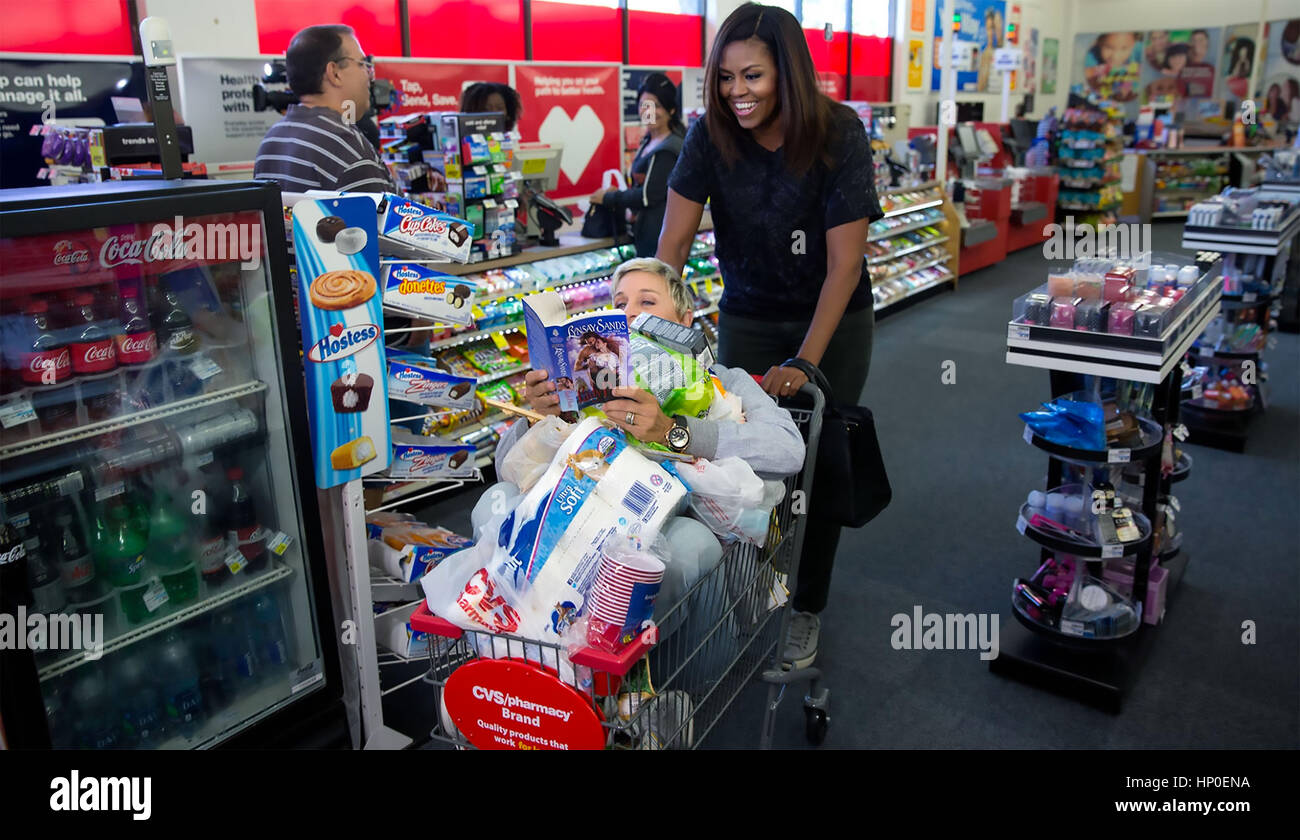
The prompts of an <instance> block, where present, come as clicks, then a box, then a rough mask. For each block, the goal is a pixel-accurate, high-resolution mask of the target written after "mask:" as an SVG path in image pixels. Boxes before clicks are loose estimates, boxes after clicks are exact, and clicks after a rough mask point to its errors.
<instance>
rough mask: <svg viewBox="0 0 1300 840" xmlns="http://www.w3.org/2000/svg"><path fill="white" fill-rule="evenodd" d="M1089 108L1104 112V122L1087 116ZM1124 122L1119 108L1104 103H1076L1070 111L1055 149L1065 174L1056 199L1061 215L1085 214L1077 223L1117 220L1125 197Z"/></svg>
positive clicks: (1058, 163)
mask: <svg viewBox="0 0 1300 840" xmlns="http://www.w3.org/2000/svg"><path fill="white" fill-rule="evenodd" d="M1085 111H1087V112H1090V113H1092V114H1094V115H1096V114H1100V115H1102V117H1103V119H1102V122H1101V123H1100V124H1096V123H1095V122H1090V121H1088V120H1085V119H1083V118H1082V114H1083V113H1084V112H1085ZM1072 116H1073V117H1075V118H1073V119H1072ZM1121 124H1122V120H1121V119H1120V118H1119V115H1118V114H1117V113H1116V111H1114V110H1113V109H1108V108H1106V107H1104V106H1103V107H1097V106H1090V107H1089V108H1086V109H1084V108H1081V107H1073V108H1071V109H1070V110H1069V111H1067V112H1066V117H1065V119H1064V120H1063V121H1062V123H1061V127H1060V130H1059V131H1058V133H1057V135H1056V149H1055V151H1054V159H1055V161H1056V169H1057V172H1058V174H1059V175H1060V177H1061V183H1060V189H1059V191H1058V192H1057V199H1056V207H1057V210H1058V211H1060V212H1058V215H1066V214H1069V215H1075V216H1076V217H1077V216H1078V214H1084V215H1083V217H1082V218H1076V223H1077V224H1082V223H1089V224H1097V223H1098V222H1101V223H1107V222H1112V221H1113V220H1114V215H1113V214H1114V211H1115V210H1116V209H1118V208H1119V206H1120V201H1121V196H1120V192H1119V182H1120V171H1119V161H1120V159H1121V158H1122V157H1123V144H1124V137H1123V134H1122V132H1121ZM1089 196H1095V199H1093V198H1089Z"/></svg>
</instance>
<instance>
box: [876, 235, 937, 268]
mask: <svg viewBox="0 0 1300 840" xmlns="http://www.w3.org/2000/svg"><path fill="white" fill-rule="evenodd" d="M947 241H948V237H946V236H935V237H931V238H929V239H926V240H925V241H924V242H918V243H916V244H915V245H911V246H909V247H907V248H903V249H902V250H900V251H891V252H890V253H888V254H885V255H882V256H879V257H871V258H870V259H868V260H867V264H868V265H880V264H882V263H887V262H890V261H892V260H896V259H898V258H899V257H905V256H907V255H908V254H911V253H915V252H916V251H923V250H925V249H926V248H929V247H930V246H932V245H941V244H943V243H944V242H947Z"/></svg>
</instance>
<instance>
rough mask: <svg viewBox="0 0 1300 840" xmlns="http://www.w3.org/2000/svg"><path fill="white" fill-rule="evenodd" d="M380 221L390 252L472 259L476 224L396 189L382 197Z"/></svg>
mask: <svg viewBox="0 0 1300 840" xmlns="http://www.w3.org/2000/svg"><path fill="white" fill-rule="evenodd" d="M378 200H379V205H378V223H379V235H380V237H381V238H382V242H383V249H382V250H383V251H384V254H385V255H387V256H396V257H405V258H408V259H426V258H432V259H437V258H439V257H443V258H445V259H449V260H455V261H457V262H462V263H463V262H466V261H468V260H469V252H470V245H471V243H472V242H473V241H474V226H473V225H472V224H470V223H469V222H467V221H465V220H464V219H458V218H456V217H455V216H452V215H449V214H447V213H439V212H438V211H437V210H434V209H433V208H431V207H425V206H424V205H423V204H416V203H415V202H414V201H411V200H410V199H406V198H402V197H401V196H400V195H394V194H393V193H384V194H383V196H382V197H379V199H378Z"/></svg>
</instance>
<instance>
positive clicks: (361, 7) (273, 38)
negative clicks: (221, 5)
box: [255, 0, 402, 56]
mask: <svg viewBox="0 0 1300 840" xmlns="http://www.w3.org/2000/svg"><path fill="white" fill-rule="evenodd" d="M255 3H256V8H257V46H258V49H259V50H261V51H262V52H264V53H272V54H278V53H283V52H284V51H285V50H286V49H287V48H288V47H289V41H290V39H292V38H293V36H294V33H295V32H297V31H298V30H300V29H305V28H306V27H308V26H315V25H317V24H321V23H342V24H346V25H347V26H350V27H352V28H353V30H355V31H356V33H357V40H358V41H360V42H361V48H362V49H364V50H365V51H366V52H368V53H370V54H371V55H379V56H400V55H401V54H402V25H401V18H400V11H399V9H400V6H401V4H400V3H399V2H398V0H368V2H366V3H358V2H357V0H255Z"/></svg>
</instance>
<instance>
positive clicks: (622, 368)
mask: <svg viewBox="0 0 1300 840" xmlns="http://www.w3.org/2000/svg"><path fill="white" fill-rule="evenodd" d="M524 328H525V330H526V332H527V333H528V358H529V361H530V362H531V363H532V366H533V369H534V370H545V371H546V372H547V373H548V374H549V375H550V378H551V381H552V382H554V383H555V385H556V393H557V395H558V396H559V398H560V406H559V407H560V416H561V417H562V418H564V419H566V420H569V421H570V422H572V421H573V420H575V419H577V413H578V411H579V409H583V408H586V407H587V406H590V405H597V404H599V403H603V402H605V401H606V400H611V399H614V389H615V388H618V387H621V386H623V385H625V384H627V383H628V382H630V381H631V379H630V378H629V376H628V330H627V316H626V315H625V314H623V311H622V310H621V309H610V310H604V311H601V312H592V313H587V314H583V315H574V316H573V317H569V314H568V311H567V310H566V309H565V308H564V300H563V298H561V297H560V295H559V293H558V292H551V291H547V292H540V293H538V294H535V295H528V296H527V297H525V298H524ZM566 415H567V416H566Z"/></svg>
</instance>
